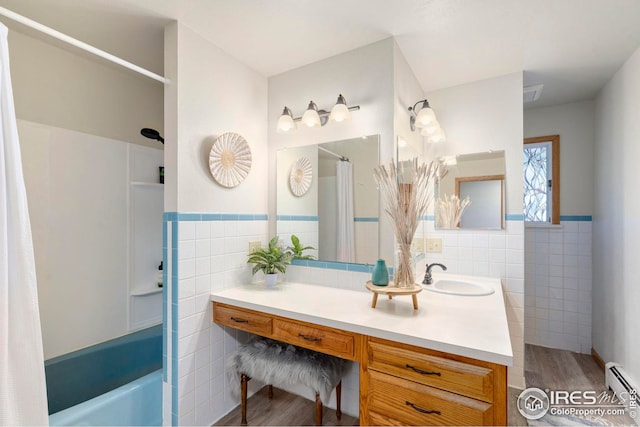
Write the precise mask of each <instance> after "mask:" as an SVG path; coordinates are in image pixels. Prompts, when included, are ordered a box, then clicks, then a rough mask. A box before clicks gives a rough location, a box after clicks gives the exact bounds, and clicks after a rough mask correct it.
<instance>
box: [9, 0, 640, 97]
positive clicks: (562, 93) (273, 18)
mask: <svg viewBox="0 0 640 427" xmlns="http://www.w3.org/2000/svg"><path fill="white" fill-rule="evenodd" d="M0 6H3V7H6V8H8V9H10V10H13V11H14V12H17V13H19V14H22V15H24V16H27V17H29V18H31V19H34V20H36V21H38V22H40V23H42V24H45V25H47V26H50V27H52V28H54V29H57V30H58V31H61V32H63V33H66V34H69V35H71V36H73V37H76V38H78V39H80V40H82V41H85V42H87V43H90V44H93V45H95V46H97V47H99V48H101V49H103V50H106V51H108V52H110V53H113V54H115V55H118V56H121V57H123V58H125V59H127V60H129V61H131V62H133V63H135V64H137V65H140V66H142V67H144V68H148V69H149V70H151V71H154V72H157V73H160V74H162V67H163V65H162V64H163V40H164V39H163V27H164V25H166V24H167V23H168V22H170V21H171V20H179V21H180V22H182V23H183V24H184V25H186V26H188V27H189V28H191V29H193V30H194V31H196V32H197V33H199V34H201V35H202V36H204V37H205V38H207V39H209V40H210V41H211V42H213V43H214V44H215V45H217V46H219V47H220V48H222V49H223V50H224V51H226V52H227V53H229V54H230V55H232V56H233V57H235V58H237V59H238V60H239V61H241V62H243V63H245V64H247V65H249V66H250V67H252V68H253V69H255V70H256V71H258V72H259V73H261V74H263V75H265V76H272V75H275V74H279V73H282V72H285V71H287V70H291V69H294V68H297V67H300V66H302V65H306V64H309V63H312V62H315V61H318V60H321V59H324V58H327V57H329V56H333V55H336V54H339V53H342V52H346V51H349V50H351V49H355V48H357V47H360V46H364V45H367V44H370V43H373V42H375V41H378V40H381V39H384V38H387V37H390V36H394V37H395V39H396V41H397V43H398V45H399V47H400V49H401V50H402V52H403V54H404V56H405V58H406V59H407V62H408V63H409V65H410V66H411V68H412V69H413V71H414V73H415V75H416V77H417V78H418V80H419V82H420V83H421V85H422V87H423V89H424V90H425V92H429V91H432V90H436V89H442V88H446V87H450V86H456V85H460V84H464V83H468V82H472V81H477V80H482V79H486V78H490V77H494V76H499V75H504V74H508V73H512V72H517V71H521V70H524V83H525V86H528V85H533V84H539V83H543V84H544V90H543V92H542V96H541V97H540V99H539V100H538V101H535V102H533V103H529V104H527V105H526V106H535V107H537V106H546V105H555V104H561V103H565V102H573V101H580V100H585V99H592V98H593V97H594V96H595V94H596V93H597V91H598V90H599V89H600V88H601V87H602V86H603V85H604V84H605V83H606V82H607V81H608V79H609V78H610V77H611V76H612V75H613V73H615V71H616V70H618V69H619V68H620V66H621V65H622V63H623V62H624V61H625V60H626V59H627V58H628V57H629V56H630V55H631V54H632V53H633V52H634V51H635V49H637V48H638V47H639V46H640V24H639V23H640V1H638V0H481V1H480V0H321V1H318V0H313V1H311V0H268V1H266V0H0ZM0 20H2V22H5V23H7V25H10V22H8V21H9V20H8V19H5V18H4V17H0ZM10 26H11V25H10ZM13 28H16V27H15V26H13Z"/></svg>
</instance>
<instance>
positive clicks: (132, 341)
mask: <svg viewBox="0 0 640 427" xmlns="http://www.w3.org/2000/svg"><path fill="white" fill-rule="evenodd" d="M161 368H162V325H158V326H154V327H151V328H147V329H144V330H142V331H137V332H134V333H131V334H128V335H125V336H123V337H119V338H116V339H113V340H109V341H106V342H102V343H99V344H96V345H93V346H90V347H87V348H84V349H81V350H78V351H74V352H72V353H69V354H65V355H63V356H59V357H56V358H54V359H50V360H47V361H45V374H46V379H47V399H48V402H49V422H50V424H51V425H160V424H161V423H162V408H161V405H162V369H161Z"/></svg>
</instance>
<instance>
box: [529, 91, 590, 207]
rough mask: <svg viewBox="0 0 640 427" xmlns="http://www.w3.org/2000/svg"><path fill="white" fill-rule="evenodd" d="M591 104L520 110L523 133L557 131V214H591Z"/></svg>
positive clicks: (579, 103)
mask: <svg viewBox="0 0 640 427" xmlns="http://www.w3.org/2000/svg"><path fill="white" fill-rule="evenodd" d="M594 114H595V104H594V102H593V101H583V102H576V103H571V104H563V105H556V106H553V107H542V108H531V109H527V110H524V137H525V138H533V137H536V136H546V135H556V134H558V135H560V215H591V213H592V212H593V197H594V193H593V185H594V177H595V166H596V164H595V161H594V144H595V128H594V123H595V121H594V119H595V115H594Z"/></svg>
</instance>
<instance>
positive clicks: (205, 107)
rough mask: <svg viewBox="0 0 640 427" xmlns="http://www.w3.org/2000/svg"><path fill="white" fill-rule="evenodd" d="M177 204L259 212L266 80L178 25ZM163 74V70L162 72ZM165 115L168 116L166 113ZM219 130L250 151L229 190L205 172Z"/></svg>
mask: <svg viewBox="0 0 640 427" xmlns="http://www.w3.org/2000/svg"><path fill="white" fill-rule="evenodd" d="M177 52H178V70H177V75H176V76H175V78H176V83H175V85H176V87H177V90H178V93H177V99H176V104H175V106H174V105H172V106H171V107H167V108H177V113H175V114H177V117H178V126H177V135H176V138H177V139H176V141H177V144H176V145H177V150H178V151H177V165H176V167H177V170H178V171H179V176H178V180H177V205H176V206H175V208H172V209H167V210H176V211H179V212H245V213H249V212H257V213H264V212H265V204H266V201H267V191H266V186H265V181H266V171H267V163H266V162H265V161H264V159H266V158H267V154H268V153H267V136H266V133H265V131H266V128H265V126H266V119H267V117H266V114H265V111H267V104H266V96H267V82H266V78H264V77H262V76H260V75H259V74H258V73H257V72H255V71H253V70H252V69H250V68H249V67H247V66H244V65H242V64H240V63H238V62H237V61H230V59H231V57H230V56H229V55H227V54H226V53H224V52H223V51H222V50H221V49H220V48H218V47H217V46H215V45H213V44H212V43H210V42H208V41H207V40H206V39H204V38H203V37H201V36H200V35H198V34H196V33H194V32H193V31H191V30H189V29H187V28H186V27H184V26H181V25H179V26H178V36H177ZM167 71H168V70H167ZM169 114H172V112H171V111H169ZM225 132H235V133H239V134H240V135H242V136H243V137H244V138H245V139H246V140H247V142H248V143H249V146H250V147H251V156H252V159H253V163H252V166H251V171H250V172H249V175H248V176H247V178H246V179H245V181H244V182H242V183H241V184H240V185H238V186H237V187H235V188H231V189H229V188H225V187H223V186H221V185H219V184H218V183H217V182H215V180H214V179H213V177H212V176H211V172H210V171H209V152H210V150H211V146H212V145H213V142H214V141H215V139H216V138H217V137H218V136H220V135H222V134H223V133H225Z"/></svg>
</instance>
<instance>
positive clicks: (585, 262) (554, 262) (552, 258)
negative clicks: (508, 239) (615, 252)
mask: <svg viewBox="0 0 640 427" xmlns="http://www.w3.org/2000/svg"><path fill="white" fill-rule="evenodd" d="M524 134H525V138H531V137H536V136H545V135H555V134H558V135H560V215H561V218H560V219H561V226H559V227H542V228H540V227H536V228H528V229H527V232H526V243H525V252H526V254H525V264H526V266H525V293H526V306H525V325H526V330H525V339H526V342H527V343H531V344H537V345H541V346H544V347H551V348H560V349H565V350H571V351H576V352H581V353H586V354H589V353H590V352H591V299H592V293H591V288H592V273H591V270H592V269H591V265H592V259H591V240H592V224H591V219H590V216H591V215H592V214H593V209H594V206H593V204H594V194H595V192H594V191H593V188H594V181H595V174H596V172H595V167H596V163H595V161H594V151H595V147H594V146H595V103H594V101H583V102H576V103H570V104H563V105H556V106H552V107H542V108H531V109H527V110H525V112H524ZM572 217H573V218H572ZM576 217H578V218H576Z"/></svg>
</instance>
